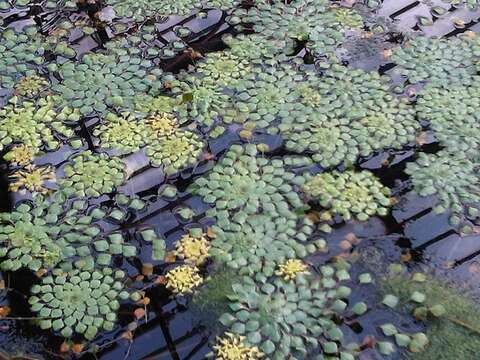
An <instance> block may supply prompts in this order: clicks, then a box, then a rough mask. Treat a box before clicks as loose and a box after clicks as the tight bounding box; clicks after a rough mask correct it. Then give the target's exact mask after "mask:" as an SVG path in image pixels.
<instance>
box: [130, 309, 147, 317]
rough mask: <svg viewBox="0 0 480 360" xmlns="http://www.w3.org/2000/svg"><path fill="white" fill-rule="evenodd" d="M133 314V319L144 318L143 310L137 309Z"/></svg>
mask: <svg viewBox="0 0 480 360" xmlns="http://www.w3.org/2000/svg"><path fill="white" fill-rule="evenodd" d="M133 314H134V315H135V317H136V318H137V319H141V318H143V317H144V316H145V310H144V309H143V308H137V309H135V311H134V312H133Z"/></svg>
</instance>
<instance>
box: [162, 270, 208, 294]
mask: <svg viewBox="0 0 480 360" xmlns="http://www.w3.org/2000/svg"><path fill="white" fill-rule="evenodd" d="M165 278H166V279H167V285H166V286H167V288H168V289H170V290H172V291H173V292H174V293H175V294H188V293H191V292H192V290H193V288H194V287H197V286H199V285H200V284H201V283H202V282H203V279H202V277H201V276H200V275H199V274H198V268H197V267H195V266H190V265H182V266H179V267H176V268H175V269H173V270H170V271H169V272H168V273H167V275H165Z"/></svg>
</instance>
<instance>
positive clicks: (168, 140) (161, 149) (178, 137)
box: [145, 130, 204, 174]
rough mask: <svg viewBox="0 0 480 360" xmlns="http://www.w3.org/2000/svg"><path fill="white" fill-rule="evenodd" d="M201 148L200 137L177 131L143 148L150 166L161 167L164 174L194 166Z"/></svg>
mask: <svg viewBox="0 0 480 360" xmlns="http://www.w3.org/2000/svg"><path fill="white" fill-rule="evenodd" d="M203 146H204V145H203V142H202V141H201V139H200V137H199V136H198V135H197V134H195V133H194V132H191V131H187V130H177V131H176V132H175V133H174V134H173V135H170V136H166V137H161V138H159V139H158V140H156V141H152V142H151V143H150V144H148V145H147V147H146V148H145V153H146V154H147V156H148V157H149V159H150V162H151V164H152V166H157V167H158V166H161V167H163V169H164V171H165V173H167V174H173V173H175V172H178V171H179V170H181V169H183V168H185V167H187V166H191V165H195V164H196V163H197V159H198V157H199V156H200V154H201V152H202V149H203Z"/></svg>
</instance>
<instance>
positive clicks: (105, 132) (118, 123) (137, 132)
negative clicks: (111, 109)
mask: <svg viewBox="0 0 480 360" xmlns="http://www.w3.org/2000/svg"><path fill="white" fill-rule="evenodd" d="M126 134H128V136H126ZM93 135H95V136H97V137H99V138H100V143H101V146H102V148H105V149H115V150H117V151H120V152H121V153H123V154H129V153H133V152H136V151H138V150H140V148H142V147H144V146H145V145H146V144H147V143H148V142H150V141H152V140H153V139H154V135H155V134H154V132H153V131H152V128H151V127H150V126H148V125H147V124H146V123H145V122H144V121H143V120H142V119H137V117H136V116H135V115H134V114H132V113H122V114H120V115H116V114H113V113H109V114H107V115H106V116H105V122H104V123H103V124H102V125H100V126H99V127H98V128H96V129H95V130H94V131H93Z"/></svg>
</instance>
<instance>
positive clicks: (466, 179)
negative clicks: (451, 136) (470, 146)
mask: <svg viewBox="0 0 480 360" xmlns="http://www.w3.org/2000/svg"><path fill="white" fill-rule="evenodd" d="M478 166H479V164H478V162H477V161H472V160H471V159H469V158H468V156H467V154H465V153H463V152H455V153H451V152H449V151H447V150H443V151H440V152H439V153H437V154H425V153H420V154H419V155H418V159H417V160H416V161H415V162H413V163H408V164H407V168H406V169H405V172H406V173H407V174H408V175H410V177H411V179H412V185H413V190H414V191H415V192H416V193H417V194H418V195H420V196H430V195H436V196H437V198H438V205H436V206H435V207H434V211H435V212H436V213H438V214H441V213H444V212H446V211H447V210H449V211H451V212H452V216H451V217H450V222H451V224H452V225H454V226H458V225H460V224H462V223H463V224H464V228H463V230H465V231H468V230H469V225H468V221H467V219H466V218H471V219H475V218H477V217H478V214H479V209H478V208H477V205H476V204H475V203H477V202H478V201H480V192H479V190H478V187H477V185H476V184H477V181H478Z"/></svg>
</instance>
